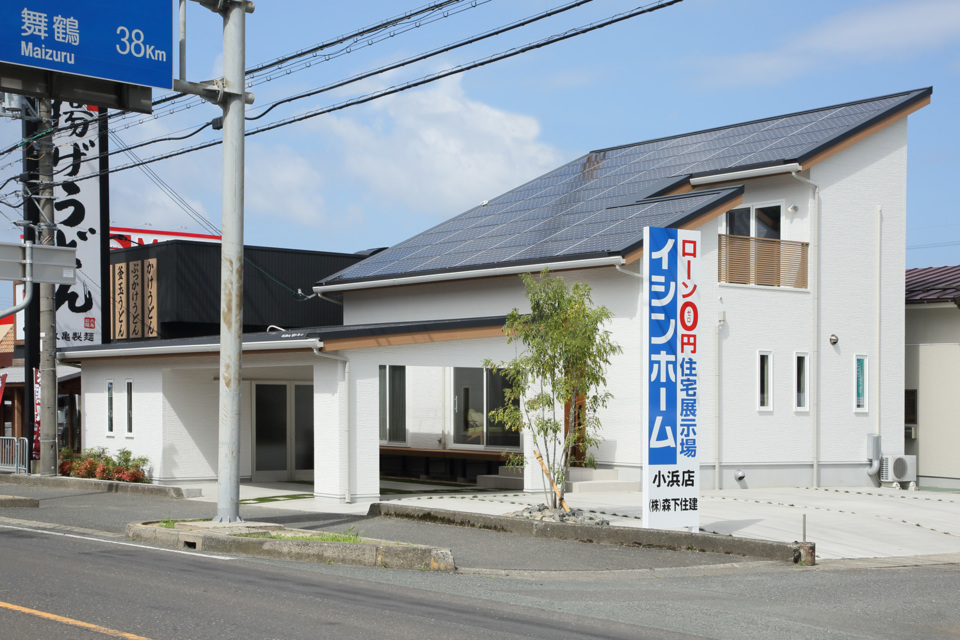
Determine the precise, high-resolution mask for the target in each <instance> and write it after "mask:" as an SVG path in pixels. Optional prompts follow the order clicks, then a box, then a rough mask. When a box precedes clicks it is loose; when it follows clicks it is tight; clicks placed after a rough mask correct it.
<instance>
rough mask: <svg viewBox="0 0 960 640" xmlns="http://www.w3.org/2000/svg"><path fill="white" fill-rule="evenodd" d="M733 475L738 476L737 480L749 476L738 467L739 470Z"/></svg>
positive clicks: (739, 480)
mask: <svg viewBox="0 0 960 640" xmlns="http://www.w3.org/2000/svg"><path fill="white" fill-rule="evenodd" d="M733 477H734V478H736V480H737V482H742V481H743V479H744V478H746V477H747V474H745V473H744V472H743V471H741V470H740V469H737V472H736V473H735V474H733Z"/></svg>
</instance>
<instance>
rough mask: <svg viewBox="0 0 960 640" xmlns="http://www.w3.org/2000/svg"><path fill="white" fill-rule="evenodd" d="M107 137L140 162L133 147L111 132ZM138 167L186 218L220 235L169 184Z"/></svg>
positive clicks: (145, 167)
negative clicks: (188, 217)
mask: <svg viewBox="0 0 960 640" xmlns="http://www.w3.org/2000/svg"><path fill="white" fill-rule="evenodd" d="M109 135H110V137H111V138H112V139H113V141H114V142H116V143H117V144H118V145H120V146H121V147H122V148H121V151H123V152H124V153H126V154H127V155H129V156H130V157H131V158H133V159H134V160H135V161H137V162H142V160H141V159H140V157H139V156H137V154H136V153H134V152H133V150H132V149H133V147H129V146H127V145H126V143H124V141H123V140H121V139H120V136H119V135H117V134H116V133H114V132H112V131H110V132H109ZM139 167H140V169H141V170H142V171H143V172H144V173H145V174H146V176H147V178H149V179H150V181H151V182H153V183H154V184H155V185H156V186H157V187H158V188H159V189H160V190H161V191H162V192H163V193H164V194H165V195H166V196H167V197H168V198H170V199H171V200H173V202H174V203H175V204H176V205H177V206H178V207H180V208H181V209H182V210H183V211H184V212H185V213H186V214H187V215H188V216H190V217H191V218H193V220H194V221H195V222H198V223H199V224H200V226H202V227H204V228H205V229H206V230H207V231H210V232H212V233H213V235H220V229H218V228H217V226H216V225H214V224H213V223H212V222H210V221H209V220H208V219H207V218H206V216H204V215H202V214H201V213H200V212H199V211H197V210H196V209H194V208H193V207H192V206H191V205H190V203H189V202H187V201H186V199H184V198H183V196H181V195H180V194H179V193H177V191H176V190H175V189H174V188H173V187H171V186H170V185H169V184H167V183H166V182H164V180H163V179H162V178H161V177H160V176H159V175H157V174H156V172H154V170H153V169H152V168H151V167H149V166H147V165H146V164H141V165H139Z"/></svg>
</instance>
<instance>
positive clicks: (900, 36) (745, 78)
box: [696, 0, 960, 86]
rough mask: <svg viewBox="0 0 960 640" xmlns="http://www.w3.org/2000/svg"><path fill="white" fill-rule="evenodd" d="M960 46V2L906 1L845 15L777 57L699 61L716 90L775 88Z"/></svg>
mask: <svg viewBox="0 0 960 640" xmlns="http://www.w3.org/2000/svg"><path fill="white" fill-rule="evenodd" d="M958 40H960V2H957V0H906V1H902V2H893V3H886V4H882V5H879V6H878V5H876V4H869V8H865V9H859V10H856V11H850V12H847V13H843V14H840V15H837V16H834V17H832V18H829V19H827V20H824V21H823V22H821V23H819V24H817V25H815V26H814V27H812V28H810V29H808V30H806V31H804V32H801V33H798V34H796V35H794V36H792V37H788V38H787V39H786V40H785V41H784V43H783V45H782V46H780V47H779V48H777V49H774V50H771V51H756V52H752V53H745V54H734V55H729V56H711V57H710V58H708V59H702V60H698V61H696V64H697V66H698V67H700V68H702V69H703V70H704V79H705V80H706V81H707V82H709V83H710V84H722V85H726V86H731V85H774V84H780V83H782V82H784V81H786V80H789V79H790V78H793V77H796V76H799V75H803V74H805V73H807V72H810V71H812V70H814V69H816V68H818V67H823V66H829V67H830V68H836V67H838V66H841V65H843V64H854V63H863V62H878V61H883V60H901V59H903V58H906V57H912V56H914V55H918V54H921V53H924V52H927V51H931V50H936V49H940V48H942V47H944V46H945V45H947V44H949V43H951V42H955V41H958Z"/></svg>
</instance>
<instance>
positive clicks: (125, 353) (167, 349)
mask: <svg viewBox="0 0 960 640" xmlns="http://www.w3.org/2000/svg"><path fill="white" fill-rule="evenodd" d="M322 347H323V342H321V341H320V340H317V339H316V338H302V339H297V340H265V341H262V342H245V343H243V352H244V353H246V352H248V351H287V350H296V349H312V350H316V349H321V348H322ZM219 352H220V344H219V343H216V344H167V345H164V344H158V345H150V346H148V345H144V346H140V347H117V348H114V349H95V350H90V351H63V352H61V353H60V354H59V358H60V359H61V360H66V361H68V362H72V361H75V360H87V359H90V358H136V357H145V356H160V355H165V356H167V355H193V354H201V353H202V354H211V355H213V354H217V353H219Z"/></svg>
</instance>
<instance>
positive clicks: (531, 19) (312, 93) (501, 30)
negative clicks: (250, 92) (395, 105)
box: [247, 0, 593, 120]
mask: <svg viewBox="0 0 960 640" xmlns="http://www.w3.org/2000/svg"><path fill="white" fill-rule="evenodd" d="M590 2H593V0H576V1H575V2H571V3H569V4H565V5H562V6H559V7H555V8H553V9H550V10H549V11H544V12H543V13H539V14H536V15H534V16H530V17H527V18H524V19H522V20H518V21H516V22H512V23H510V24H508V25H504V26H502V27H498V28H496V29H491V30H490V31H486V32H484V33H481V34H478V35H476V36H472V37H470V38H466V39H465V40H460V41H458V42H454V43H452V44H448V45H445V46H443V47H440V48H438V49H433V50H432V51H428V52H426V53H422V54H420V55H417V56H413V57H411V58H406V59H405V60H401V61H399V62H395V63H393V64H390V65H387V66H384V67H380V68H378V69H374V70H373V71H367V72H365V73H361V74H358V75H355V76H351V77H350V78H346V79H344V80H340V81H337V82H335V83H333V84H328V85H326V86H324V87H319V88H317V89H312V90H310V91H306V92H303V93H299V94H295V95H292V96H289V97H287V98H283V99H281V100H277V101H276V102H274V103H272V104H271V105H270V106H269V107H267V109H266V111H264V112H263V113H261V114H259V115H257V116H253V117H250V118H247V120H259V119H260V118H262V117H263V116H265V115H267V114H268V113H270V112H271V111H273V110H274V109H275V108H276V107H279V106H280V105H282V104H287V103H290V102H294V101H296V100H302V99H304V98H309V97H312V96H315V95H318V94H321V93H326V92H327V91H332V90H334V89H339V88H340V87H343V86H346V85H348V84H353V83H356V82H360V81H361V80H366V79H367V78H371V77H373V76H376V75H381V74H384V73H387V72H389V71H395V70H396V69H400V68H402V67H405V66H408V65H411V64H414V63H416V62H422V61H424V60H427V59H429V58H433V57H435V56H438V55H441V54H443V53H447V52H450V51H453V50H455V49H459V48H461V47H465V46H467V45H471V44H475V43H477V42H481V41H483V40H486V39H487V38H492V37H494V36H498V35H501V34H504V33H507V32H509V31H513V30H514V29H519V28H520V27H525V26H527V25H529V24H533V23H534V22H537V21H539V20H543V19H545V18H550V17H553V16H555V15H558V14H560V13H563V12H564V11H569V10H570V9H574V8H576V7H579V6H582V5H585V4H588V3H590Z"/></svg>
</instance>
